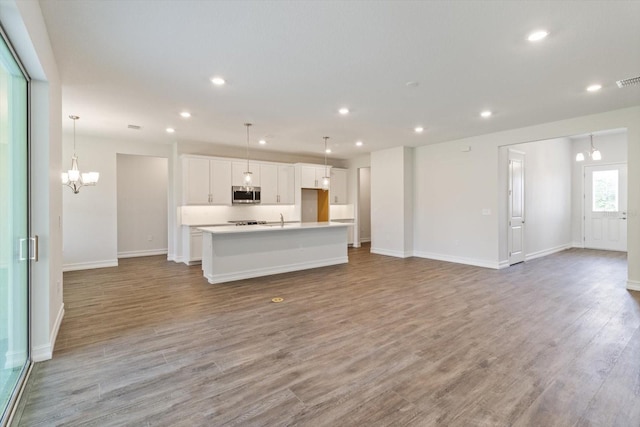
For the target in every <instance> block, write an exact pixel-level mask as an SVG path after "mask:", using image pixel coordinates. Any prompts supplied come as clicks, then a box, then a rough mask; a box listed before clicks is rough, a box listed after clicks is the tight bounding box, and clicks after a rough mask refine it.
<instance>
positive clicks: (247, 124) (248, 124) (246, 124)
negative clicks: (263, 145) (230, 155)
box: [244, 123, 251, 172]
mask: <svg viewBox="0 0 640 427" xmlns="http://www.w3.org/2000/svg"><path fill="white" fill-rule="evenodd" d="M244 125H245V126H246V127H247V172H249V126H251V123H245V124H244Z"/></svg>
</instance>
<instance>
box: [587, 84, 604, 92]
mask: <svg viewBox="0 0 640 427" xmlns="http://www.w3.org/2000/svg"><path fill="white" fill-rule="evenodd" d="M600 89H602V85H598V84H596V85H591V86H589V87H587V90H588V91H589V92H597V91H599V90H600Z"/></svg>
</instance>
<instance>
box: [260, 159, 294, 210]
mask: <svg viewBox="0 0 640 427" xmlns="http://www.w3.org/2000/svg"><path fill="white" fill-rule="evenodd" d="M294 171H295V169H294V167H293V166H290V165H273V164H261V165H260V182H261V186H260V191H261V193H260V198H261V202H262V204H269V205H292V204H293V203H294V192H295V189H294Z"/></svg>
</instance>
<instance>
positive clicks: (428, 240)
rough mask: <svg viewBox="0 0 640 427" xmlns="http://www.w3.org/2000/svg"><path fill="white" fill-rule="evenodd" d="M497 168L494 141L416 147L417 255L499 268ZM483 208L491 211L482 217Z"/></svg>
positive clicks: (415, 243) (415, 226)
mask: <svg viewBox="0 0 640 427" xmlns="http://www.w3.org/2000/svg"><path fill="white" fill-rule="evenodd" d="M469 147H470V151H463V150H467V149H468V148H469ZM498 170H499V169H498V148H497V146H496V145H495V144H492V143H482V142H481V141H465V142H464V143H460V142H456V141H454V142H450V143H444V144H435V145H428V146H424V147H418V148H416V149H415V183H414V185H415V193H414V194H415V201H414V203H415V205H414V206H415V224H414V231H415V240H414V255H416V256H420V257H425V258H433V259H442V260H446V261H452V262H460V263H466V264H471V265H479V266H484V267H493V268H496V267H497V258H498V237H497V233H498V227H497V224H498V219H497V213H498V212H497V211H498V206H497V201H498V186H497V184H498ZM371 173H372V175H373V174H374V173H375V172H374V171H373V170H372V171H371ZM372 184H373V183H372ZM373 203H374V201H373V199H372V204H373ZM372 209H375V207H373V206H372ZM483 209H489V211H490V214H489V215H483ZM372 227H375V226H374V225H373V224H372ZM372 231H373V233H375V228H374V230H372Z"/></svg>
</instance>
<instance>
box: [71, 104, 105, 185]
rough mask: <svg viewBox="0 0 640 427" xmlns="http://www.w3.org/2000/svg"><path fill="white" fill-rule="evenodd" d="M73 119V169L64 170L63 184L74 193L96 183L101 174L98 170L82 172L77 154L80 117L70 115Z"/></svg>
mask: <svg viewBox="0 0 640 427" xmlns="http://www.w3.org/2000/svg"><path fill="white" fill-rule="evenodd" d="M69 118H70V119H71V120H73V157H71V169H69V170H68V171H66V172H62V185H66V186H67V187H69V188H71V191H73V194H78V193H79V192H80V187H84V186H87V185H96V183H97V182H98V179H99V178H100V174H99V173H98V172H85V173H81V172H80V170H79V169H78V156H77V155H76V120H78V119H79V118H80V117H78V116H69Z"/></svg>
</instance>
